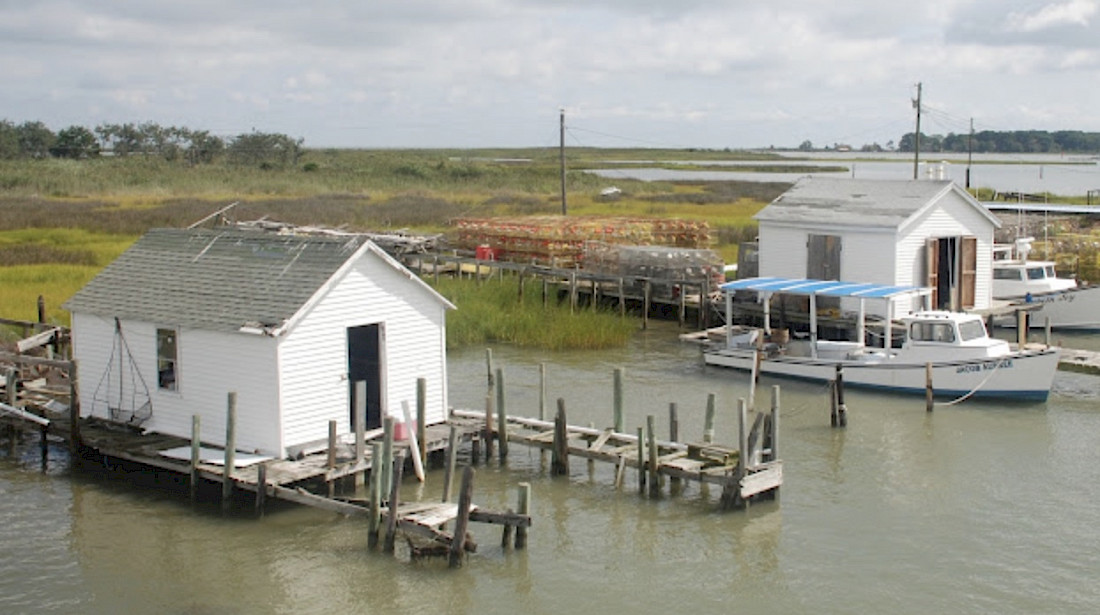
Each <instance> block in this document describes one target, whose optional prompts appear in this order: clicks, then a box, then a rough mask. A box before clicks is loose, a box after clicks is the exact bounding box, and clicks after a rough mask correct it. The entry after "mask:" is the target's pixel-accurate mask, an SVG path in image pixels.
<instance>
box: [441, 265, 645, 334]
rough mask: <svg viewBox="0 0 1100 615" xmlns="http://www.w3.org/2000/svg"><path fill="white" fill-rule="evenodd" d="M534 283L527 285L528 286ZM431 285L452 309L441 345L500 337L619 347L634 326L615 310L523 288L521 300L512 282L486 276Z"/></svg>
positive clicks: (515, 285) (634, 323) (635, 329)
mask: <svg viewBox="0 0 1100 615" xmlns="http://www.w3.org/2000/svg"><path fill="white" fill-rule="evenodd" d="M533 286H534V285H532V287H533ZM435 288H436V290H438V291H439V292H440V294H442V295H443V296H445V297H447V298H448V299H449V300H450V301H451V302H452V303H454V304H455V305H456V306H457V307H458V309H457V310H455V311H454V312H451V313H450V314H449V315H448V316H447V346H448V347H450V348H457V347H461V346H468V345H471V344H480V343H485V342H504V343H509V344H515V345H517V346H527V347H532V348H541V349H545V350H594V349H600V348H610V347H616V346H621V345H623V344H625V343H626V341H627V339H629V337H630V335H631V334H633V333H634V332H635V331H637V330H638V321H637V319H635V318H630V317H627V318H623V317H620V316H619V315H618V313H617V312H612V311H606V310H595V311H593V310H591V309H582V310H577V311H575V312H572V313H571V312H570V309H569V304H568V302H566V303H561V304H559V303H558V301H557V299H556V298H553V297H552V298H550V299H549V301H548V302H547V305H546V306H543V305H542V294H541V292H539V291H537V290H535V289H534V288H528V289H527V292H525V293H524V296H523V298H522V301H521V300H520V298H519V292H518V287H517V284H516V283H515V281H514V280H511V279H509V280H508V281H506V282H501V281H498V280H487V281H485V282H483V283H482V284H475V283H474V282H473V281H470V280H459V279H453V278H443V279H440V280H439V283H438V284H436V285H435Z"/></svg>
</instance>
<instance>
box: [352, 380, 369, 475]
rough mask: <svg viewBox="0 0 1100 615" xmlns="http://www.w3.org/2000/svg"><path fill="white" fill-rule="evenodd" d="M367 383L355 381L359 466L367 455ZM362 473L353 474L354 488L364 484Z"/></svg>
mask: <svg viewBox="0 0 1100 615" xmlns="http://www.w3.org/2000/svg"><path fill="white" fill-rule="evenodd" d="M366 433H367V381H366V380H356V381H355V463H356V464H359V465H360V466H361V465H362V463H363V459H364V458H365V457H366V455H367V441H366ZM363 478H364V476H363V471H362V470H360V471H358V472H356V473H355V478H354V479H353V480H354V481H355V482H354V485H355V488H356V489H358V488H359V487H362V486H363V484H364V481H363Z"/></svg>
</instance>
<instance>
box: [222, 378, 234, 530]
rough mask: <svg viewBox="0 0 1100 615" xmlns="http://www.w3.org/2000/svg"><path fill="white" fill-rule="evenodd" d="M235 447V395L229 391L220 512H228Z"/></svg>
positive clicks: (231, 493) (231, 490)
mask: <svg viewBox="0 0 1100 615" xmlns="http://www.w3.org/2000/svg"><path fill="white" fill-rule="evenodd" d="M236 446H237V393H236V392H235V391H230V392H229V396H228V400H227V408H226V412H225V467H224V470H225V474H224V475H223V478H222V510H223V511H226V510H229V504H230V500H231V498H232V496H233V466H234V465H235V464H236V459H235V456H236V450H235V449H236Z"/></svg>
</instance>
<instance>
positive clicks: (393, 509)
mask: <svg viewBox="0 0 1100 615" xmlns="http://www.w3.org/2000/svg"><path fill="white" fill-rule="evenodd" d="M404 468H405V454H404V453H402V454H400V455H398V456H397V457H395V458H394V459H393V485H391V486H390V501H389V502H387V503H386V508H387V510H389V514H388V515H386V540H385V542H384V543H382V549H383V550H384V551H385V552H386V553H393V543H394V539H395V538H396V537H397V507H398V505H399V504H400V501H401V498H400V497H399V494H400V493H401V472H402V471H403V470H404Z"/></svg>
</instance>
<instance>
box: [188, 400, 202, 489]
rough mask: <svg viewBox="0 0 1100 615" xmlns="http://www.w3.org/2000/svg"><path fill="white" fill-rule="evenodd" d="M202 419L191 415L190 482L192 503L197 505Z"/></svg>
mask: <svg viewBox="0 0 1100 615" xmlns="http://www.w3.org/2000/svg"><path fill="white" fill-rule="evenodd" d="M200 425H201V419H200V418H199V415H197V414H193V415H191V479H190V480H189V481H188V482H189V483H190V485H189V486H190V487H191V503H192V504H194V503H195V497H196V495H197V493H198V489H199V446H200V442H199V438H200V437H201V436H200V434H201V430H200Z"/></svg>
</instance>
